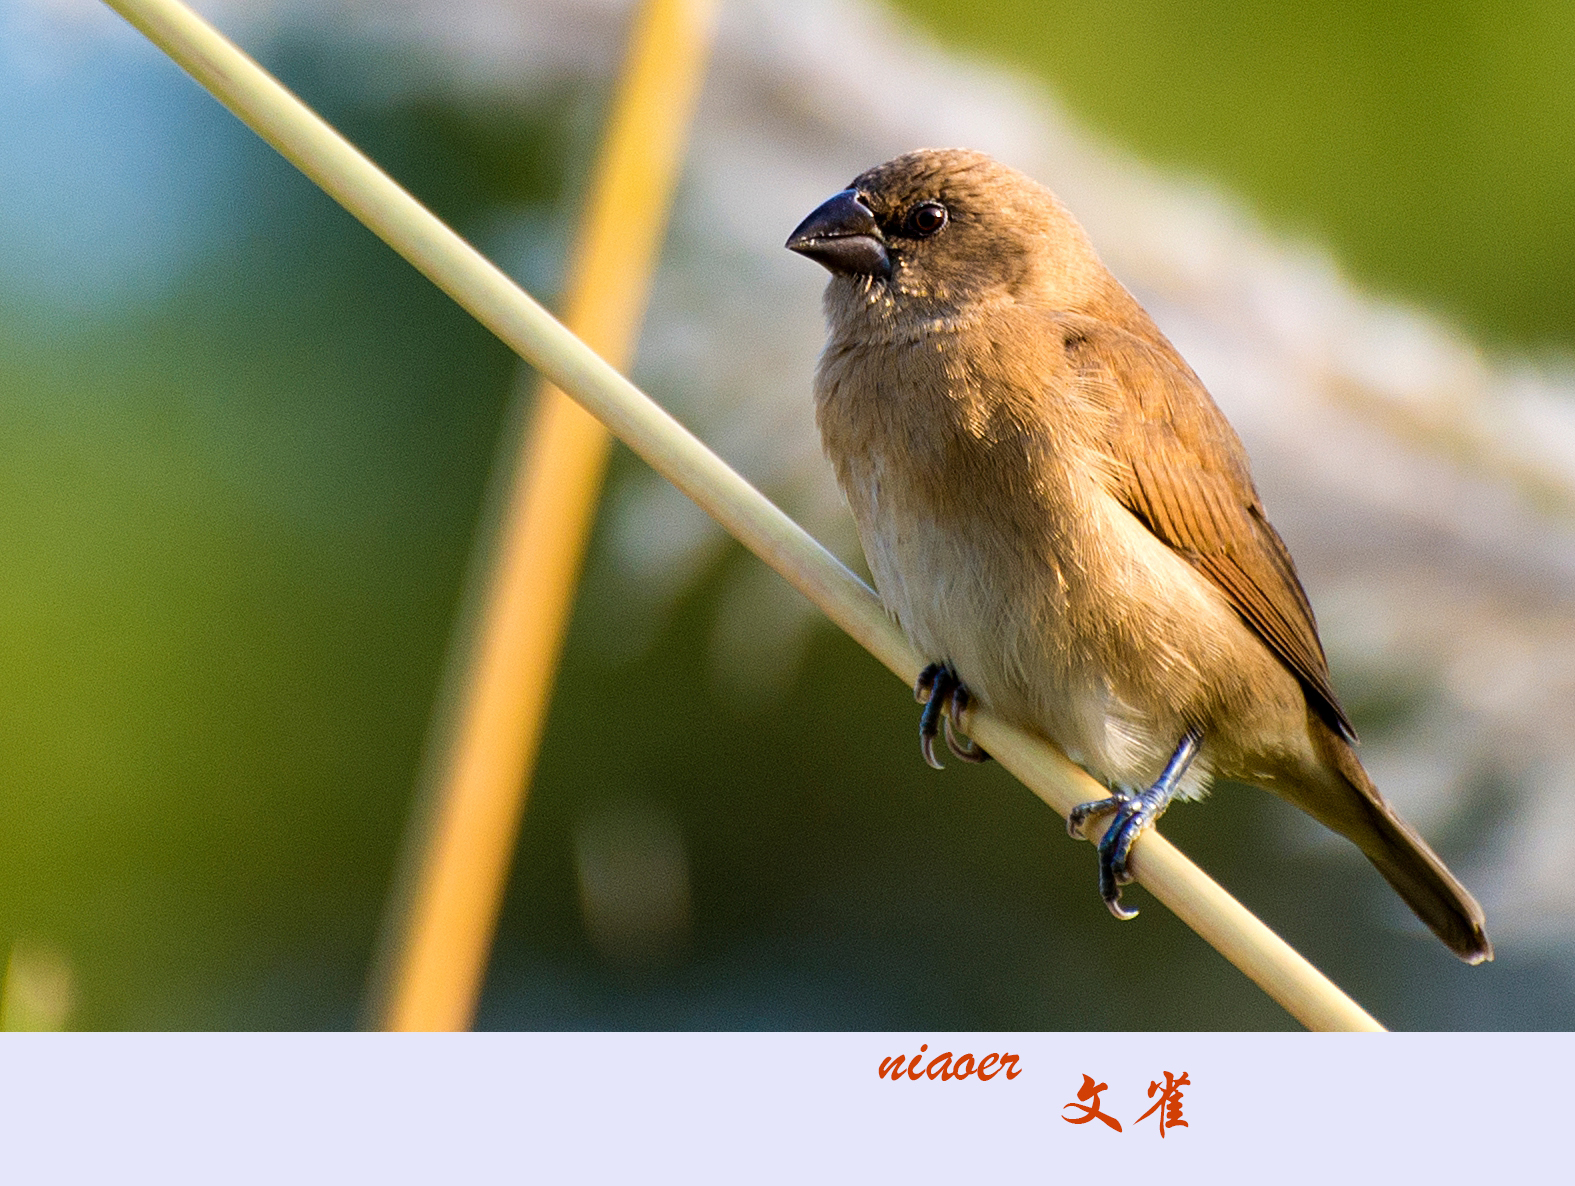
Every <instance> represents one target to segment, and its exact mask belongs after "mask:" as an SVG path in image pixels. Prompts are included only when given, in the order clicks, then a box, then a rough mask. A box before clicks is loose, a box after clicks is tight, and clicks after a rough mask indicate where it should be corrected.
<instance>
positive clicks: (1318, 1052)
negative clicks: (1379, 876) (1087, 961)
mask: <svg viewBox="0 0 1575 1186" xmlns="http://www.w3.org/2000/svg"><path fill="white" fill-rule="evenodd" d="M1572 1054H1575V1039H1572V1038H1571V1036H1570V1035H1567V1034H1556V1035H1546V1034H1390V1035H1381V1034H1379V1035H1310V1034H1309V1035H1301V1034H1081V1033H1079V1034H946V1033H929V1034H926V1033H918V1034H639V1033H637V1034H627V1033H595V1034H559V1033H552V1034H459V1035H405V1036H394V1035H376V1034H337V1035H336V1034H324V1035H318V1034H299V1035H279V1034H266V1035H265V1034H10V1035H5V1036H4V1037H3V1038H0V1068H3V1073H0V1126H3V1135H4V1153H3V1158H4V1164H3V1171H0V1172H3V1180H5V1181H14V1182H77V1181H82V1182H103V1181H123V1180H126V1179H127V1176H128V1173H129V1174H133V1175H135V1176H136V1177H137V1178H139V1179H141V1178H146V1179H147V1180H156V1181H159V1182H161V1183H169V1182H204V1183H207V1182H225V1183H230V1182H254V1181H255V1182H263V1181H267V1182H280V1181H288V1182H292V1183H294V1182H346V1181H353V1182H369V1181H377V1182H444V1183H448V1182H458V1181H467V1180H485V1181H543V1182H556V1181H566V1182H631V1181H633V1182H655V1181H660V1182H750V1183H753V1182H795V1183H796V1182H804V1181H815V1182H821V1181H826V1182H860V1181H879V1182H941V1181H944V1182H970V1183H971V1182H986V1181H996V1180H1000V1181H1029V1182H1060V1181H1063V1180H1065V1179H1066V1177H1067V1176H1068V1175H1077V1176H1078V1177H1079V1178H1082V1179H1084V1180H1086V1181H1088V1182H1090V1183H1098V1182H1101V1181H1110V1180H1116V1181H1125V1180H1127V1179H1128V1178H1129V1177H1131V1176H1133V1175H1138V1176H1139V1177H1138V1178H1137V1179H1136V1180H1140V1181H1143V1180H1146V1181H1154V1182H1161V1181H1163V1182H1209V1183H1231V1182H1244V1183H1245V1182H1252V1183H1261V1182H1275V1183H1281V1182H1293V1183H1295V1182H1309V1183H1311V1182H1317V1183H1330V1184H1337V1186H1343V1184H1344V1183H1345V1182H1349V1181H1355V1182H1378V1181H1385V1182H1407V1181H1437V1182H1459V1181H1466V1180H1475V1179H1477V1178H1479V1177H1482V1176H1485V1175H1489V1174H1492V1175H1496V1176H1498V1177H1500V1178H1502V1177H1503V1176H1504V1175H1506V1174H1537V1175H1543V1176H1545V1180H1565V1175H1566V1174H1567V1173H1568V1172H1569V1168H1568V1167H1569V1159H1568V1157H1567V1154H1566V1153H1565V1148H1566V1146H1567V1138H1566V1136H1565V1135H1563V1134H1566V1133H1567V1132H1568V1131H1569V1130H1566V1129H1565V1128H1564V1125H1565V1124H1566V1123H1569V1120H1568V1116H1569V1112H1568V1111H1567V1110H1566V1109H1565V1107H1564V1104H1563V1100H1564V1097H1565V1096H1566V1095H1567V1094H1568V1093H1569V1088H1570V1084H1571V1055H1572ZM1560 1116H1565V1117H1566V1119H1565V1120H1563V1121H1561V1120H1559V1119H1558V1118H1559V1117H1560ZM1489 1136H1491V1137H1493V1140H1491V1141H1490V1140H1488V1139H1487V1138H1488V1137H1489ZM1085 1176H1086V1177H1085Z"/></svg>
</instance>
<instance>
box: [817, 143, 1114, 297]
mask: <svg viewBox="0 0 1575 1186" xmlns="http://www.w3.org/2000/svg"><path fill="white" fill-rule="evenodd" d="M787 247H788V249H789V250H791V251H796V252H798V253H799V254H800V255H805V256H808V257H809V258H810V259H812V260H815V261H816V262H817V263H819V264H821V265H823V266H824V267H825V268H827V269H828V270H829V271H830V272H831V274H832V283H831V286H830V288H828V290H827V304H828V308H830V309H831V311H832V313H833V317H834V318H835V317H836V315H837V313H838V311H839V308H845V309H846V310H847V311H848V312H852V311H853V310H854V309H855V308H859V307H862V308H865V309H880V310H884V311H885V312H886V313H887V314H888V315H893V316H895V317H897V318H898V319H903V317H904V315H905V314H907V315H915V316H918V317H922V318H926V319H933V318H936V317H947V316H951V315H955V314H957V313H962V312H966V311H968V310H972V309H977V308H979V307H980V304H981V302H983V303H990V302H994V301H1031V302H1033V303H1036V304H1042V305H1044V306H1045V307H1048V308H1058V309H1078V308H1081V307H1084V306H1085V305H1087V304H1088V303H1089V302H1090V301H1091V300H1094V299H1097V298H1098V297H1099V296H1101V295H1103V292H1104V289H1105V288H1106V286H1107V283H1108V282H1109V273H1108V272H1106V271H1105V268H1104V266H1103V265H1102V264H1101V263H1100V262H1099V259H1098V257H1097V256H1096V255H1095V254H1094V249H1093V247H1092V246H1091V245H1090V244H1089V242H1088V238H1087V236H1086V235H1085V234H1084V233H1083V230H1082V228H1081V227H1079V226H1078V225H1077V222H1076V220H1075V219H1073V217H1072V216H1071V214H1070V213H1068V212H1067V210H1066V208H1065V207H1064V206H1062V205H1061V203H1060V202H1059V201H1057V200H1056V198H1055V195H1053V194H1052V193H1051V192H1050V191H1049V190H1048V189H1046V188H1045V187H1044V186H1042V185H1040V184H1039V183H1038V182H1036V181H1033V180H1032V179H1030V178H1028V177H1025V176H1024V175H1023V174H1021V173H1019V172H1017V170H1015V169H1011V168H1008V167H1007V166H1005V165H1003V164H1001V163H999V162H998V161H996V160H994V159H992V158H991V157H989V156H986V155H985V154H984V153H982V152H971V151H968V150H965V149H922V150H920V151H918V152H910V153H906V154H905V155H903V156H900V157H896V158H895V159H893V160H890V161H887V162H886V163H885V164H883V165H877V166H875V167H874V168H873V169H869V170H867V171H866V172H864V173H861V174H860V175H859V176H858V177H856V178H854V180H853V183H852V185H850V186H849V187H848V188H847V189H845V190H843V191H842V192H841V193H838V194H835V195H833V196H832V197H831V198H829V199H828V200H827V201H826V202H824V203H823V204H822V205H821V206H820V207H818V208H817V209H816V210H815V211H814V212H813V213H812V214H810V216H809V217H808V218H806V219H805V220H804V221H803V222H802V223H800V224H799V226H798V229H797V230H795V231H794V232H793V234H792V235H791V236H789V238H788V241H787Z"/></svg>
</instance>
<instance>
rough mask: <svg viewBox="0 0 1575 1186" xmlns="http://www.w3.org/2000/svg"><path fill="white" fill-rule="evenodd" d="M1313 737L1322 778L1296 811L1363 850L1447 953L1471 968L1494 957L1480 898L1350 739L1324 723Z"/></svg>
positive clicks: (1300, 797) (1314, 728) (1298, 796)
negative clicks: (1401, 810)
mask: <svg viewBox="0 0 1575 1186" xmlns="http://www.w3.org/2000/svg"><path fill="white" fill-rule="evenodd" d="M1308 715H1309V717H1312V716H1313V714H1311V713H1309V714H1308ZM1312 731H1313V735H1314V740H1315V742H1316V743H1317V745H1318V748H1319V749H1320V750H1321V751H1322V756H1323V758H1324V772H1323V773H1324V778H1323V779H1322V780H1320V781H1321V783H1322V785H1321V786H1319V787H1318V792H1317V793H1315V794H1311V795H1308V794H1306V793H1305V792H1303V793H1300V794H1295V795H1294V798H1295V801H1296V803H1297V806H1299V807H1301V808H1302V809H1303V810H1305V811H1306V812H1307V813H1308V814H1309V815H1311V816H1313V818H1315V819H1317V820H1318V821H1319V822H1320V823H1323V824H1325V825H1327V826H1328V827H1331V828H1333V829H1334V830H1335V831H1336V832H1339V833H1340V834H1341V835H1343V836H1345V837H1347V838H1349V839H1350V840H1351V841H1352V842H1353V843H1354V844H1355V845H1356V846H1357V847H1358V848H1359V849H1361V850H1362V852H1363V853H1364V854H1366V856H1367V859H1368V860H1370V861H1372V863H1373V864H1374V866H1376V867H1377V869H1378V871H1379V872H1380V873H1382V874H1383V875H1384V879H1385V880H1386V881H1388V882H1389V884H1390V885H1392V886H1393V887H1394V890H1395V892H1396V893H1397V894H1399V895H1400V897H1401V898H1402V899H1404V901H1405V904H1406V905H1407V906H1409V907H1411V909H1412V910H1413V911H1414V912H1415V913H1416V916H1417V917H1418V918H1420V919H1421V920H1422V921H1423V922H1425V923H1426V924H1427V926H1428V928H1429V929H1430V930H1431V931H1432V932H1433V934H1435V935H1437V936H1438V937H1439V938H1440V939H1442V940H1443V941H1444V945H1445V946H1446V947H1448V948H1449V950H1451V951H1453V952H1454V953H1455V954H1456V955H1458V956H1459V957H1460V958H1461V959H1463V960H1465V961H1466V963H1468V964H1480V963H1482V962H1483V961H1485V960H1490V959H1492V958H1493V944H1492V943H1491V942H1490V941H1489V940H1488V937H1487V932H1486V930H1485V929H1484V923H1485V920H1484V918H1483V916H1482V907H1481V906H1479V905H1477V900H1476V899H1475V898H1473V897H1472V896H1471V894H1470V893H1469V892H1468V891H1467V890H1466V887H1465V886H1463V885H1461V884H1460V882H1459V881H1457V880H1456V879H1455V875H1454V874H1453V873H1451V872H1450V871H1449V869H1448V868H1447V867H1446V866H1445V865H1444V862H1443V861H1441V860H1440V859H1439V857H1438V854H1437V853H1435V852H1434V851H1433V850H1432V849H1431V848H1429V847H1428V844H1427V841H1425V840H1423V839H1422V838H1421V837H1420V836H1418V835H1417V834H1416V832H1415V831H1414V830H1413V829H1412V827H1411V825H1410V824H1408V823H1406V822H1405V820H1403V819H1401V818H1400V817H1399V815H1397V814H1396V813H1395V810H1394V808H1392V807H1390V806H1389V804H1388V803H1386V802H1385V801H1384V797H1383V796H1382V795H1380V794H1379V793H1378V788H1377V787H1375V786H1373V781H1372V779H1370V778H1368V777H1367V771H1366V770H1364V769H1362V763H1361V761H1360V760H1359V759H1358V758H1357V756H1356V753H1355V751H1354V750H1352V749H1351V747H1350V745H1349V744H1348V743H1347V742H1346V740H1345V739H1344V738H1343V737H1339V736H1337V735H1336V734H1335V733H1334V732H1333V731H1332V730H1330V729H1329V728H1328V727H1327V726H1326V725H1325V724H1324V723H1323V722H1322V721H1321V720H1314V721H1313V722H1312Z"/></svg>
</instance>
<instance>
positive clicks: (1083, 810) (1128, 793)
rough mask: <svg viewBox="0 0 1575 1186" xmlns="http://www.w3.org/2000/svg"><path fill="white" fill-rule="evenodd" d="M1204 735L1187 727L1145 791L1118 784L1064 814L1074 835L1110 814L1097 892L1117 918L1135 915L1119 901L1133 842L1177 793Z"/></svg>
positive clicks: (1126, 882) (1101, 849)
mask: <svg viewBox="0 0 1575 1186" xmlns="http://www.w3.org/2000/svg"><path fill="white" fill-rule="evenodd" d="M1202 740H1203V735H1202V733H1200V732H1198V731H1197V730H1196V729H1194V730H1191V731H1189V732H1188V733H1187V734H1186V736H1184V737H1183V738H1182V739H1181V744H1180V745H1178V746H1177V747H1176V752H1175V753H1173V754H1172V755H1171V756H1170V761H1169V762H1167V763H1166V764H1165V770H1164V773H1162V774H1161V775H1160V776H1159V778H1158V780H1156V781H1155V783H1154V785H1153V786H1151V787H1149V788H1148V790H1146V791H1133V790H1129V789H1127V788H1125V787H1117V788H1116V789H1115V790H1113V791H1112V792H1111V793H1110V798H1108V799H1095V800H1093V801H1092V802H1089V803H1079V804H1078V805H1077V806H1076V807H1074V808H1072V810H1071V813H1070V814H1068V815H1067V817H1066V830H1067V831H1068V832H1070V833H1071V834H1072V835H1073V836H1074V837H1080V836H1081V835H1082V834H1083V826H1084V825H1085V824H1087V823H1088V821H1089V819H1091V818H1092V817H1094V816H1097V815H1106V814H1112V815H1113V818H1112V819H1111V821H1110V826H1109V827H1107V828H1106V829H1105V835H1104V837H1103V839H1101V840H1100V842H1099V896H1100V897H1101V898H1103V899H1104V900H1105V905H1106V906H1108V907H1109V908H1110V913H1111V914H1114V915H1115V916H1116V917H1117V918H1120V919H1127V918H1136V917H1137V913H1138V912H1137V911H1136V910H1128V909H1127V908H1126V907H1125V906H1123V905H1122V904H1121V887H1122V886H1124V885H1129V884H1131V881H1132V871H1131V869H1130V868H1128V863H1129V860H1130V858H1131V856H1132V845H1133V844H1134V843H1135V842H1136V841H1137V838H1138V837H1139V836H1141V835H1142V834H1143V829H1144V828H1146V827H1148V826H1149V825H1150V824H1152V823H1153V822H1154V821H1155V820H1157V819H1159V817H1160V816H1161V815H1163V814H1164V813H1165V808H1167V807H1169V806H1170V801H1171V799H1173V798H1174V797H1175V795H1176V787H1177V785H1178V784H1179V783H1180V782H1181V776H1182V775H1184V774H1185V773H1186V772H1187V767H1189V766H1191V765H1192V759H1193V758H1195V757H1197V755H1198V745H1199V744H1200V743H1201V742H1202Z"/></svg>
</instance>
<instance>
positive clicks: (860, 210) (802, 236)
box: [786, 189, 891, 279]
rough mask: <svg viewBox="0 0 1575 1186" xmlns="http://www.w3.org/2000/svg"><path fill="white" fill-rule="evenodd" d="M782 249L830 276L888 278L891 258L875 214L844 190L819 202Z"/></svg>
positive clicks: (852, 193)
mask: <svg viewBox="0 0 1575 1186" xmlns="http://www.w3.org/2000/svg"><path fill="white" fill-rule="evenodd" d="M786 246H787V249H788V250H789V251H796V252H798V253H799V254H800V255H807V256H808V257H809V258H810V259H812V260H814V261H815V262H816V263H817V264H820V265H821V266H823V267H825V268H826V269H828V270H829V271H832V272H842V273H844V274H846V275H850V276H879V277H882V278H883V279H884V278H885V277H888V276H890V275H891V257H890V256H888V255H887V254H886V241H885V240H884V239H883V238H881V233H880V227H878V226H876V225H875V214H874V212H873V211H871V210H870V208H869V207H868V206H866V205H865V204H864V201H863V199H862V198H860V197H859V195H858V192H857V191H856V190H851V189H845V190H843V191H842V192H841V193H840V194H835V195H833V196H832V197H831V198H829V199H827V200H826V201H825V202H823V203H822V204H821V205H820V206H818V207H817V208H816V210H815V212H814V213H813V214H811V215H810V216H809V217H808V218H806V219H805V220H804V221H803V222H801V223H799V224H798V229H797V230H796V231H794V232H793V233H792V234H791V235H789V236H788V241H787V244H786Z"/></svg>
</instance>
